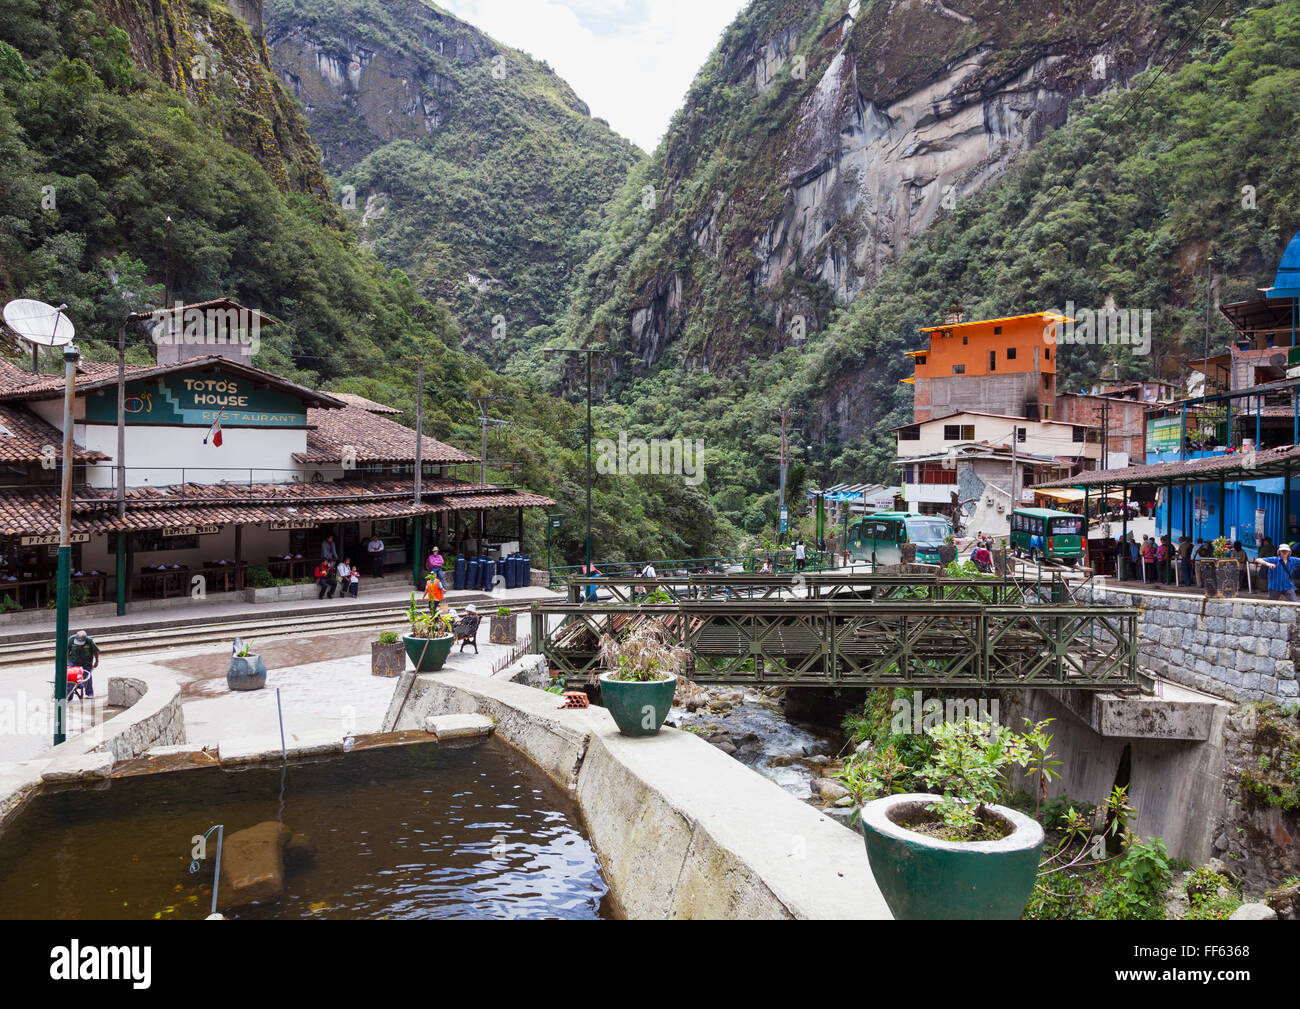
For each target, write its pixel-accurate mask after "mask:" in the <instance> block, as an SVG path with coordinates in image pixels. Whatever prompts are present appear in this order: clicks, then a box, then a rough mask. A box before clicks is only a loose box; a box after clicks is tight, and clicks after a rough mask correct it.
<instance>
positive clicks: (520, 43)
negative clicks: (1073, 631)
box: [441, 0, 746, 151]
mask: <svg viewBox="0 0 1300 1009" xmlns="http://www.w3.org/2000/svg"><path fill="white" fill-rule="evenodd" d="M745 3H746V0H441V5H442V6H443V7H445V8H446V9H447V10H450V11H451V12H452V13H453V14H455V15H456V16H457V17H459V18H461V19H463V20H465V21H468V22H469V23H470V24H471V25H473V26H474V27H475V28H478V29H479V30H481V31H483V32H486V33H487V34H488V35H490V36H492V38H494V39H496V40H497V41H498V42H500V43H502V44H503V45H507V46H512V47H514V48H516V49H522V50H524V51H525V52H527V53H529V54H530V55H532V56H533V57H535V58H536V59H541V60H546V62H547V63H549V64H550V65H551V67H552V69H554V70H555V72H556V73H557V74H559V75H560V76H561V77H562V78H564V80H566V81H567V82H568V83H569V84H570V85H571V86H572V87H573V89H574V91H576V92H577V93H578V97H579V98H581V99H582V100H583V101H584V102H586V103H587V105H588V106H590V108H591V114H592V115H593V116H599V117H600V118H601V119H605V120H608V122H609V124H610V125H611V126H612V127H613V128H614V129H615V130H616V131H617V132H619V133H621V134H623V136H625V137H627V138H629V139H630V140H632V141H633V142H634V143H636V144H638V145H639V146H640V147H642V148H643V149H644V150H646V151H651V150H653V149H654V148H655V146H656V145H657V144H658V142H659V139H660V138H661V137H662V136H663V134H664V131H665V130H667V128H668V122H669V120H670V119H671V118H672V115H673V113H674V112H676V111H677V108H678V106H679V105H680V104H681V102H682V98H683V97H684V96H685V94H686V89H687V87H689V86H690V83H691V80H692V79H693V78H694V77H695V73H696V71H697V70H699V68H700V67H701V66H702V65H703V64H704V61H705V60H706V59H707V58H708V55H709V53H710V52H712V51H713V48H714V46H716V45H717V42H718V38H719V37H720V36H721V34H722V30H723V29H724V28H726V26H727V25H728V24H730V23H731V22H732V20H734V19H735V16H736V14H737V13H739V11H740V10H741V8H742V7H744V6H745Z"/></svg>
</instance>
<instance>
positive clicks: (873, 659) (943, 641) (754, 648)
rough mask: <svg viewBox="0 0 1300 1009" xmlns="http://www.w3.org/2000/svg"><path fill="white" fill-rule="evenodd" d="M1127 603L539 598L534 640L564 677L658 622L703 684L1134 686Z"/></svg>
mask: <svg viewBox="0 0 1300 1009" xmlns="http://www.w3.org/2000/svg"><path fill="white" fill-rule="evenodd" d="M1137 613H1138V611H1137V610H1136V609H1133V608H1130V607H1111V606H1080V605H1071V606H1060V605H1053V604H1025V603H1021V604H1016V605H991V604H987V603H982V602H969V601H953V600H942V601H936V600H929V599H926V600H907V601H892V600H891V601H887V602H872V601H864V600H845V599H820V600H809V599H800V600H797V601H794V600H786V599H748V600H741V601H731V600H727V601H718V600H707V599H694V600H691V599H687V600H681V601H679V602H676V603H655V604H645V603H641V604H631V603H549V602H548V603H534V604H533V605H532V648H533V651H534V652H535V653H538V654H542V655H545V656H546V659H547V662H548V663H549V665H550V667H551V668H552V669H554V670H558V671H559V672H561V673H563V674H565V675H566V676H567V677H569V678H570V680H571V682H572V681H573V680H574V679H576V678H580V677H582V676H588V677H591V676H594V675H595V673H596V672H598V671H599V658H598V651H599V644H600V641H601V639H602V637H603V636H605V635H613V636H617V637H621V636H623V635H625V634H628V633H630V632H631V631H632V630H634V629H635V628H636V627H637V626H638V625H639V624H641V623H642V622H644V621H647V620H650V621H654V622H656V623H657V624H659V626H661V627H662V628H663V629H664V630H665V631H666V633H667V634H668V635H669V637H670V638H671V639H672V640H673V641H674V642H675V643H677V644H679V645H682V646H684V647H686V648H688V649H690V651H691V655H692V659H691V663H690V668H689V669H688V671H687V675H688V676H690V678H692V679H694V680H696V681H697V682H700V683H766V684H776V685H781V686H787V687H791V686H823V687H824V686H855V687H876V686H890V685H899V686H931V687H962V686H966V687H971V688H976V687H1003V688H1010V687H1034V688H1043V689H1083V690H1102V689H1116V688H1119V687H1130V686H1136V685H1137V683H1138V678H1137Z"/></svg>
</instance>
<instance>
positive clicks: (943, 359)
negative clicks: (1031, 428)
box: [903, 312, 1065, 423]
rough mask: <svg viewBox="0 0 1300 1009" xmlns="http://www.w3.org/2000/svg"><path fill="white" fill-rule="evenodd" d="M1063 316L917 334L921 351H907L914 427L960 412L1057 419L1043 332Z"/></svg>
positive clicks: (1051, 347) (1049, 348)
mask: <svg viewBox="0 0 1300 1009" xmlns="http://www.w3.org/2000/svg"><path fill="white" fill-rule="evenodd" d="M1064 319H1065V317H1064V316H1062V315H1060V314H1059V313H1056V312H1032V313H1030V314H1029V315H1012V316H1007V317H1006V318H1002V319H981V320H979V321H977V322H962V321H960V317H958V320H957V321H953V322H951V323H946V324H945V325H942V326H928V327H925V328H923V329H922V330H921V332H922V333H926V334H928V335H929V337H930V345H929V347H928V348H926V349H925V350H914V351H909V352H908V354H909V356H910V357H911V358H912V359H913V360H914V361H915V363H916V371H915V374H913V376H912V377H911V378H905V379H903V381H904V382H910V383H911V384H912V385H913V387H914V389H915V398H914V401H913V411H912V419H913V421H914V422H917V423H919V422H921V421H927V420H933V419H936V418H939V417H946V416H948V415H949V414H953V413H957V412H959V411H963V410H965V411H975V412H980V413H991V414H1001V415H1005V416H1009V417H1024V418H1026V419H1029V420H1054V419H1056V417H1055V415H1056V353H1055V351H1056V346H1055V343H1054V341H1052V340H1051V339H1049V338H1047V336H1046V335H1045V334H1046V331H1047V330H1048V328H1049V327H1050V326H1051V325H1052V324H1053V323H1055V322H1058V321H1063V320H1064Z"/></svg>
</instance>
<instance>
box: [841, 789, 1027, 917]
mask: <svg viewBox="0 0 1300 1009" xmlns="http://www.w3.org/2000/svg"><path fill="white" fill-rule="evenodd" d="M940 798H941V797H940V796H937V795H925V794H920V793H913V794H908V795H890V796H887V797H885V798H883V799H876V800H874V801H873V802H869V803H867V804H866V805H865V806H863V807H862V811H861V816H862V821H861V825H862V835H863V837H864V838H865V839H866V843H867V858H868V859H869V860H870V862H871V872H872V875H874V876H875V878H876V883H877V885H879V887H880V892H881V893H882V894H883V895H884V897H885V902H886V903H887V904H888V905H889V910H890V911H891V912H892V913H893V915H894V917H895V918H896V919H898V920H900V921H909V920H911V921H918V920H936V919H946V920H967V921H971V920H975V921H1007V920H1014V919H1017V918H1019V917H1020V915H1021V913H1022V912H1023V911H1024V909H1025V905H1026V904H1027V903H1028V902H1029V896H1030V894H1031V893H1032V892H1033V889H1034V879H1035V877H1036V875H1037V872H1038V862H1039V859H1040V857H1041V856H1042V852H1043V828H1042V827H1041V826H1039V825H1038V822H1037V821H1036V820H1033V819H1030V818H1029V817H1028V816H1025V815H1024V814H1022V813H1017V812H1016V811H1015V810H1013V809H1007V808H1006V807H1005V806H986V807H985V809H986V810H987V811H988V812H989V813H990V814H991V815H992V816H994V817H996V818H998V819H999V820H1002V821H1003V822H1004V823H1008V824H1010V825H1011V827H1012V831H1011V833H1010V834H1008V835H1007V836H1006V837H1004V838H1001V839H1000V840H997V841H968V842H961V841H944V840H940V839H939V838H937V837H929V836H928V835H926V834H918V833H917V832H916V831H913V830H908V829H907V827H906V826H905V824H907V823H909V822H913V823H915V822H917V818H918V816H919V815H921V814H924V812H925V811H926V809H928V808H929V806H931V805H932V804H933V803H935V802H937V801H939V799H940Z"/></svg>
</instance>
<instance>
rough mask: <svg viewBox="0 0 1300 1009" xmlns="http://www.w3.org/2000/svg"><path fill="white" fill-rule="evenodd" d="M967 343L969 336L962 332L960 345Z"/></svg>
mask: <svg viewBox="0 0 1300 1009" xmlns="http://www.w3.org/2000/svg"><path fill="white" fill-rule="evenodd" d="M968 343H970V337H969V336H966V335H964V334H963V336H962V338H961V345H962V346H963V347H964V346H966V344H968Z"/></svg>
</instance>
